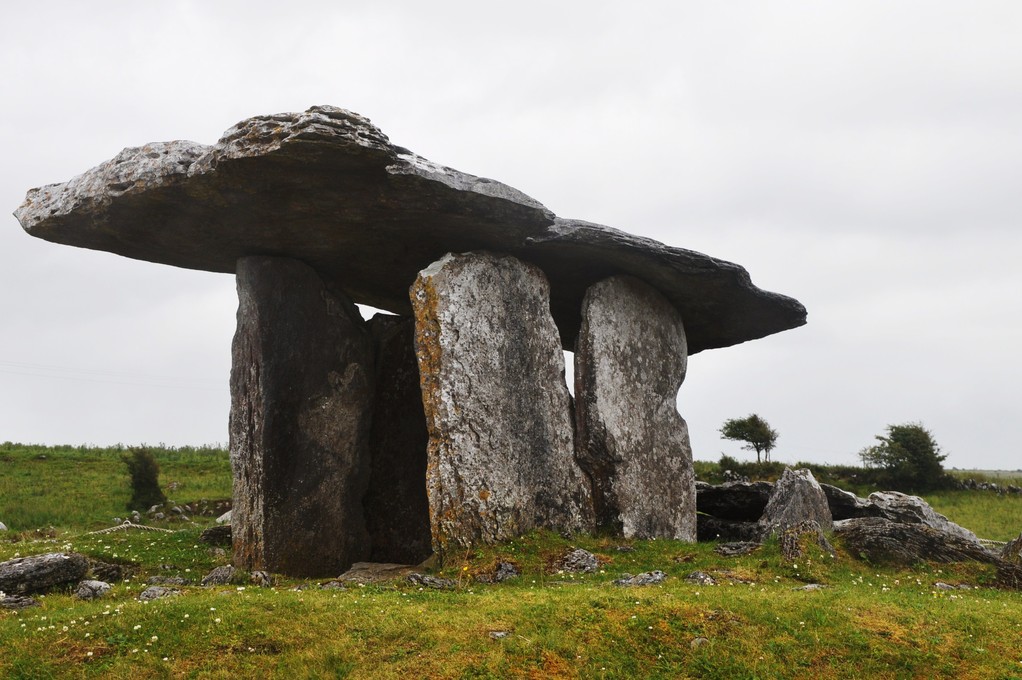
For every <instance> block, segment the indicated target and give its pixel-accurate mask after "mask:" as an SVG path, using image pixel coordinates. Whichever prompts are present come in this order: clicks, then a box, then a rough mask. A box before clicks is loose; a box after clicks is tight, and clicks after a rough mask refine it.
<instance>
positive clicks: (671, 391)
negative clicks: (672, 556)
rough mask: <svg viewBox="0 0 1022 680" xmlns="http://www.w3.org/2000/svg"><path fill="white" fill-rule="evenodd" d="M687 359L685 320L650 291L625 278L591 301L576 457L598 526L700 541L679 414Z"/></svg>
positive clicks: (580, 369)
mask: <svg viewBox="0 0 1022 680" xmlns="http://www.w3.org/2000/svg"><path fill="white" fill-rule="evenodd" d="M687 358H688V351H687V345H686V341H685V327H684V325H683V323H682V318H681V315H680V314H678V312H677V310H676V309H675V308H674V307H673V306H672V305H671V303H670V302H669V301H668V300H667V299H666V298H665V297H664V296H662V295H661V294H660V293H658V292H657V291H656V290H654V289H653V288H651V287H650V286H648V285H646V284H645V283H643V282H642V281H639V280H638V279H635V278H632V277H624V276H616V277H612V278H609V279H606V280H604V281H601V282H599V283H597V284H595V285H594V286H592V287H591V288H590V289H589V291H588V292H587V293H586V296H585V300H584V302H583V306H582V328H581V330H580V332H579V336H578V346H577V348H576V350H575V399H576V402H575V415H576V423H577V433H578V434H577V444H578V448H577V452H576V456H577V458H578V461H579V464H580V465H581V466H582V469H583V470H584V471H585V472H586V474H587V475H588V476H589V479H590V482H591V483H592V491H593V506H594V509H595V513H596V521H597V524H598V526H600V527H602V528H605V529H609V530H611V531H615V532H620V533H622V534H623V535H624V536H625V537H629V538H631V537H635V538H673V539H680V540H686V541H694V540H695V539H696V492H695V474H694V472H693V470H692V448H691V445H690V444H689V437H688V425H687V424H686V423H685V420H684V419H683V418H682V417H681V416H680V415H679V414H678V410H677V407H676V400H677V396H678V388H680V387H681V383H682V382H683V381H684V379H685V369H686V366H687Z"/></svg>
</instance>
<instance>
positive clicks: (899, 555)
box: [834, 517, 1003, 565]
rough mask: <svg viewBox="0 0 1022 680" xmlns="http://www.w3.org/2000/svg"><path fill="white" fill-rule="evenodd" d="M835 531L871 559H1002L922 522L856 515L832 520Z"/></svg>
mask: <svg viewBox="0 0 1022 680" xmlns="http://www.w3.org/2000/svg"><path fill="white" fill-rule="evenodd" d="M834 532H835V533H836V534H837V535H838V536H839V537H840V538H841V539H842V541H843V542H844V545H845V548H846V549H847V550H848V552H849V553H851V554H852V555H855V556H857V557H862V558H865V559H867V560H869V561H870V562H877V563H888V564H904V565H908V564H914V563H915V562H922V561H931V562H961V561H965V560H976V561H979V562H985V563H988V564H999V563H1001V562H1003V561H1002V560H1001V559H1000V558H999V557H997V556H996V555H994V554H993V553H991V552H989V551H987V550H985V549H984V548H983V547H982V546H981V545H979V544H978V543H976V542H973V541H971V540H968V539H967V538H964V537H962V536H959V535H957V534H954V533H948V532H946V531H940V530H938V529H934V528H933V527H930V526H927V525H925V524H921V523H915V524H907V523H905V522H895V521H892V520H889V519H885V518H883V517H857V518H853V519H845V520H841V521H840V522H834Z"/></svg>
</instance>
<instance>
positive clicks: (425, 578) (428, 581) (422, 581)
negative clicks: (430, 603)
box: [408, 572, 458, 590]
mask: <svg viewBox="0 0 1022 680" xmlns="http://www.w3.org/2000/svg"><path fill="white" fill-rule="evenodd" d="M408 580H409V581H411V582H412V583H415V584H418V585H420V586H423V587H424V588H433V589H434V590H454V589H455V588H456V587H457V585H458V584H457V583H455V582H454V581H452V580H451V579H449V578H440V577H439V576H431V575H429V574H420V573H418V572H414V573H411V574H409V575H408Z"/></svg>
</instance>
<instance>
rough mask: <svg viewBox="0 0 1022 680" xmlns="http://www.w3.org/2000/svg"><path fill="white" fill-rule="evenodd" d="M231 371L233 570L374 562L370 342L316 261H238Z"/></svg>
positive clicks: (328, 570) (318, 569) (324, 568)
mask: <svg viewBox="0 0 1022 680" xmlns="http://www.w3.org/2000/svg"><path fill="white" fill-rule="evenodd" d="M237 281H238V297H239V305H238V328H237V333H236V335H235V337H234V346H233V367H232V370H231V420H230V434H231V466H232V468H233V470H234V504H233V515H232V520H231V526H232V528H233V531H232V534H233V541H234V563H235V564H236V565H237V566H239V567H241V568H243V569H246V570H255V569H266V570H269V571H274V572H280V573H287V574H292V575H296V576H321V575H331V574H338V573H340V572H341V571H343V570H344V569H345V568H346V567H347V566H348V565H350V564H351V563H352V562H355V561H358V560H362V559H365V558H366V557H368V555H369V539H368V534H367V533H366V528H365V519H364V517H363V513H362V497H363V495H364V493H365V489H366V484H367V481H368V473H369V456H368V450H369V449H368V445H369V426H370V417H371V413H370V409H371V406H372V397H373V387H372V379H373V378H372V376H373V358H372V340H371V339H370V337H369V333H368V331H367V330H366V329H365V327H364V324H363V322H362V319H361V317H360V316H359V315H358V311H357V309H356V308H355V307H354V305H353V304H352V303H351V302H350V301H349V300H347V299H346V298H345V297H344V296H343V295H342V294H339V293H336V292H333V291H331V290H330V289H329V288H328V287H327V286H325V285H324V283H323V282H322V281H321V280H320V278H319V277H318V276H317V275H316V273H315V272H314V271H313V270H312V269H311V268H310V267H308V266H307V265H305V264H303V263H301V262H298V261H296V260H292V259H289V258H279V257H246V258H242V259H241V260H239V261H238V267H237Z"/></svg>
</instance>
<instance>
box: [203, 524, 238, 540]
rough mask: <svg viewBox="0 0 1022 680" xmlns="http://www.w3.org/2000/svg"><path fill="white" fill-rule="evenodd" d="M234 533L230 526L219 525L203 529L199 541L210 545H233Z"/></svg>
mask: <svg viewBox="0 0 1022 680" xmlns="http://www.w3.org/2000/svg"><path fill="white" fill-rule="evenodd" d="M233 533H234V531H233V529H232V528H231V525H230V524H217V525H214V526H211V527H208V528H206V529H203V530H202V533H201V534H199V540H200V541H202V542H203V543H208V544H209V545H231V543H232V541H233Z"/></svg>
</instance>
